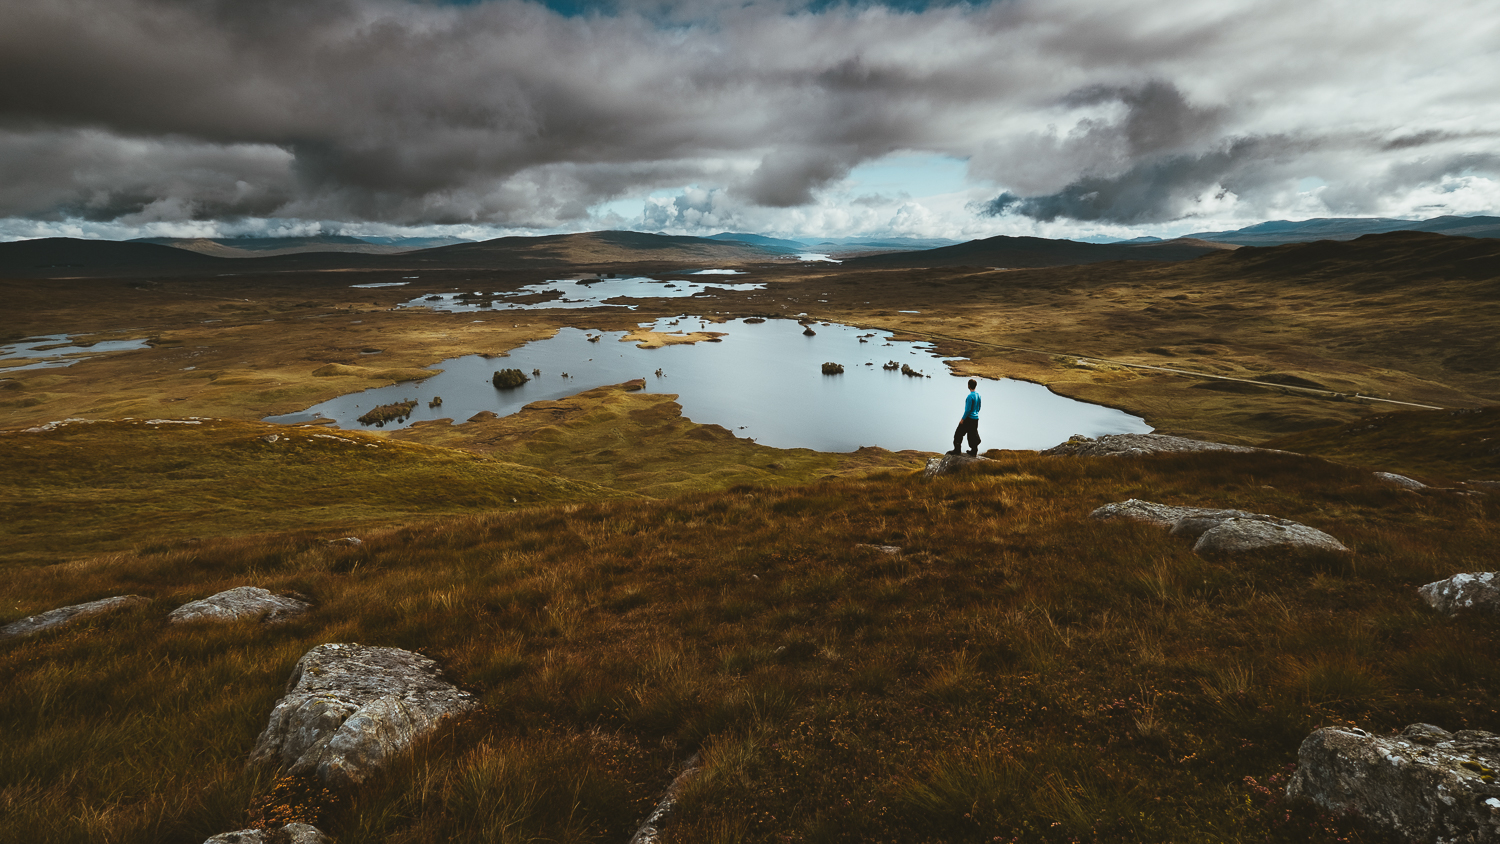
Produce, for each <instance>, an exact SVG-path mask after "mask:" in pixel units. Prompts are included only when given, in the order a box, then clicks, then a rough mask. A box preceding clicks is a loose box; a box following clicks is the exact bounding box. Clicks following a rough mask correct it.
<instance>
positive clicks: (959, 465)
mask: <svg viewBox="0 0 1500 844" xmlns="http://www.w3.org/2000/svg"><path fill="white" fill-rule="evenodd" d="M984 462H986V460H985V458H983V457H970V456H968V455H967V454H944V455H941V456H939V457H932V458H929V459H928V461H927V468H925V469H923V470H922V477H924V478H935V477H937V476H938V475H951V474H953V473H955V472H961V471H963V470H965V469H968V468H970V467H972V466H977V465H978V464H980V463H984Z"/></svg>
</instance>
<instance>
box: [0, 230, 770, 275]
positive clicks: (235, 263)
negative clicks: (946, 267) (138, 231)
mask: <svg viewBox="0 0 1500 844" xmlns="http://www.w3.org/2000/svg"><path fill="white" fill-rule="evenodd" d="M217 243H219V242H218V241H204V242H202V243H198V244H197V247H198V248H197V249H196V251H193V250H189V249H186V248H174V247H173V246H164V245H161V244H155V243H140V242H120V241H100V240H83V239H77V238H45V239H41V240H23V241H16V242H14V243H0V277H9V278H61V277H72V276H83V277H130V276H141V275H164V276H183V275H192V274H203V275H214V274H218V273H238V274H249V273H287V272H317V271H324V270H340V269H359V270H435V269H454V270H465V269H472V270H486V269H488V270H513V269H539V270H540V269H546V270H554V271H567V270H570V269H571V268H575V267H595V266H608V265H613V264H640V263H650V264H654V265H661V264H666V265H669V266H670V265H673V264H681V265H683V266H704V265H712V264H718V263H724V264H737V263H744V262H754V261H766V260H770V259H772V258H774V257H776V256H777V255H780V254H782V253H781V252H780V251H778V250H775V249H768V248H766V247H761V246H756V245H753V244H747V243H740V242H733V241H718V240H710V239H708V238H701V237H674V236H669V235H658V234H642V233H640V232H588V233H585V234H561V235H548V236H545V237H502V238H497V239H495V240H488V241H483V242H480V243H457V244H453V245H450V246H438V247H434V248H431V249H421V250H415V251H413V250H405V249H401V248H399V247H395V246H380V245H374V244H366V245H367V246H368V247H369V248H368V249H365V248H363V247H360V248H352V249H349V250H339V251H331V250H329V249H323V248H308V249H304V248H301V247H297V248H286V249H267V250H262V251H255V252H249V251H247V250H234V249H228V248H221V246H212V245H210V244H217ZM231 243H232V241H231ZM334 245H337V244H334ZM377 252H380V253H388V254H370V253H377Z"/></svg>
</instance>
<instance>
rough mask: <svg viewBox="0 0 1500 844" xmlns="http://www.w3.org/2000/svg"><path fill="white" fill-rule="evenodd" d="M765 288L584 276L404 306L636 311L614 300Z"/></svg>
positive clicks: (426, 298) (434, 298)
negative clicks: (539, 298) (622, 309)
mask: <svg viewBox="0 0 1500 844" xmlns="http://www.w3.org/2000/svg"><path fill="white" fill-rule="evenodd" d="M740 274H742V271H741V270H697V271H693V272H689V273H685V275H694V276H705V275H740ZM765 287H766V286H765V285H764V284H759V283H755V282H740V283H733V282H731V283H725V282H718V281H683V280H675V281H674V280H668V281H660V280H658V279H654V278H645V277H644V276H635V277H631V278H584V279H562V280H557V281H544V282H542V283H541V284H528V285H526V286H525V287H522V288H521V289H520V290H516V291H513V292H510V293H484V292H482V291H478V290H475V291H464V292H459V293H434V294H431V295H428V296H421V297H418V298H416V299H412V300H411V301H410V302H403V303H402V304H401V307H403V308H429V309H431V310H434V311H442V312H444V313H464V312H469V311H506V310H511V311H534V310H542V309H553V308H565V309H566V308H630V309H632V310H633V309H634V308H635V306H634V305H626V304H614V303H610V302H609V301H608V300H610V299H677V298H684V297H688V296H696V295H698V294H700V293H706V292H708V290H709V288H715V289H718V290H764V289H765ZM537 297H541V298H542V300H541V301H533V302H518V301H515V300H516V299H521V298H537Z"/></svg>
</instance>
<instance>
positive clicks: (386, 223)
mask: <svg viewBox="0 0 1500 844" xmlns="http://www.w3.org/2000/svg"><path fill="white" fill-rule="evenodd" d="M0 79H4V80H5V84H4V85H0V239H7V240H8V239H16V238H21V237H38V236H49V235H60V234H61V235H70V236H91V237H108V238H123V237H133V236H143V235H176V236H187V235H202V236H220V235H233V234H309V233H318V232H324V233H350V234H444V233H451V234H457V235H459V236H467V237H491V236H498V235H501V234H518V233H520V234H530V233H542V232H554V231H584V230H593V229H602V228H628V229H637V230H642V231H667V232H671V233H685V234H711V233H715V232H719V231H725V230H733V231H750V232H762V233H768V234H778V235H786V236H797V235H806V236H850V235H908V236H918V237H952V238H972V237H984V236H989V235H994V234H1036V235H1042V236H1048V237H1083V236H1101V235H1102V236H1118V237H1131V236H1135V235H1138V234H1154V235H1164V236H1170V235H1174V234H1180V233H1184V232H1191V231H1203V230H1213V229H1221V228H1235V227H1238V226H1241V225H1246V224H1249V223H1254V222H1260V221H1263V220H1267V219H1306V218H1309V217H1319V216H1388V217H1408V218H1425V217H1433V216H1438V215H1441V214H1479V213H1500V10H1497V7H1496V2H1495V0H1444V2H1442V3H1426V2H1417V1H1416V0H1174V2H1163V0H992V2H979V3H955V4H939V3H930V4H928V3H923V4H920V5H912V3H911V2H909V0H903V1H902V2H898V3H894V4H885V5H881V4H870V3H860V4H855V5H848V4H841V3H830V2H824V0H819V1H818V2H815V3H813V4H812V5H808V4H806V3H797V2H792V0H774V1H773V2H761V0H684V2H675V0H610V2H589V1H588V0H556V2H553V3H551V4H550V5H548V4H541V3H537V2H530V0H477V2H463V3H445V2H433V0H424V1H423V2H417V0H0Z"/></svg>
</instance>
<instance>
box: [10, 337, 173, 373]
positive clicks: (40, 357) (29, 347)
mask: <svg viewBox="0 0 1500 844" xmlns="http://www.w3.org/2000/svg"><path fill="white" fill-rule="evenodd" d="M144 348H146V341H145V340H144V339H140V340H101V341H100V342H98V343H90V344H84V345H77V344H75V343H74V342H73V339H72V337H70V336H69V335H67V334H47V335H44V336H41V337H28V338H26V339H25V340H22V341H21V342H19V343H6V344H4V345H0V372H20V371H21V370H24V369H57V368H60V367H64V366H72V365H73V364H75V363H77V362H79V361H81V360H88V359H89V358H91V357H96V356H98V355H102V354H105V353H108V352H129V351H134V350H136V349H144Z"/></svg>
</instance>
